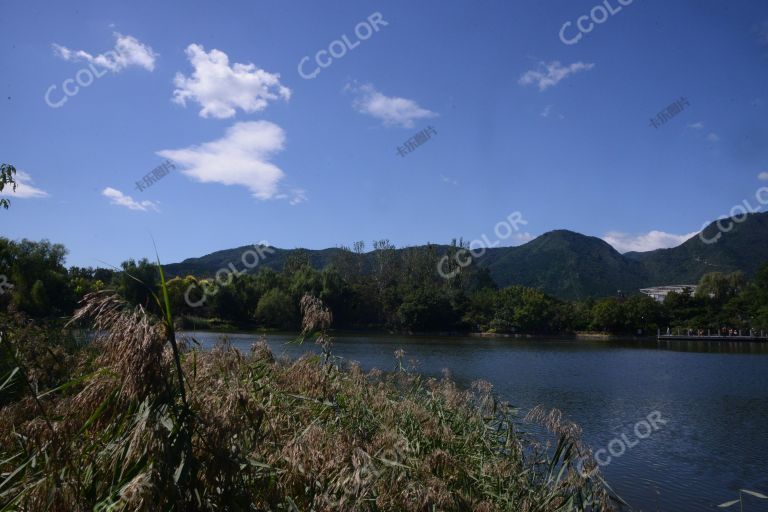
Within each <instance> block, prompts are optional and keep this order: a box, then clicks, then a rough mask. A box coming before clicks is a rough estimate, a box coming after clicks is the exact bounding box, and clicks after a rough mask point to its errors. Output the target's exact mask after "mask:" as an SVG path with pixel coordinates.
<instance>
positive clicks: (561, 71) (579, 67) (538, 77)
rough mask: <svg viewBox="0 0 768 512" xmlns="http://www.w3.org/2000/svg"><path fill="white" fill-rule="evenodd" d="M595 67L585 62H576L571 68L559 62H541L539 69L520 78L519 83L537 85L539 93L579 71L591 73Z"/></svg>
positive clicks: (527, 72)
mask: <svg viewBox="0 0 768 512" xmlns="http://www.w3.org/2000/svg"><path fill="white" fill-rule="evenodd" d="M594 67H595V65H594V64H591V63H585V62H574V63H573V64H571V65H569V66H563V65H562V64H560V61H557V60H555V61H552V62H549V63H546V62H539V69H538V70H530V71H526V72H525V73H523V74H522V76H520V80H519V81H518V83H519V84H520V85H531V84H536V85H537V86H538V87H539V91H543V90H545V89H547V88H549V87H554V86H555V85H557V84H558V83H559V82H560V80H563V79H564V78H566V77H567V76H568V75H571V74H574V73H578V72H579V71H589V70H590V69H592V68H594Z"/></svg>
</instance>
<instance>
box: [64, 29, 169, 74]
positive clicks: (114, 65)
mask: <svg viewBox="0 0 768 512" xmlns="http://www.w3.org/2000/svg"><path fill="white" fill-rule="evenodd" d="M114 36H115V39H116V42H115V49H114V50H109V51H106V52H104V53H100V54H99V55H96V56H94V55H91V54H90V53H88V52H86V51H83V50H77V51H73V50H70V49H69V48H67V47H65V46H61V45H58V44H55V43H54V44H53V52H54V54H55V55H57V56H58V57H61V58H62V59H64V60H66V61H73V62H77V61H83V60H84V61H86V62H90V63H91V64H94V65H96V66H101V67H103V68H106V69H108V70H109V71H112V72H113V73H118V72H120V71H122V70H123V69H125V68H127V67H129V66H139V67H142V68H144V69H146V70H147V71H153V70H154V69H155V60H156V59H157V54H156V53H155V52H153V51H152V48H150V47H149V46H147V45H145V44H143V43H141V42H140V41H139V40H138V39H136V38H135V37H133V36H124V35H122V34H119V33H117V32H115V33H114Z"/></svg>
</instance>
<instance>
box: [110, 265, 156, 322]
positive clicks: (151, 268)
mask: <svg viewBox="0 0 768 512" xmlns="http://www.w3.org/2000/svg"><path fill="white" fill-rule="evenodd" d="M121 268H122V269H123V272H122V273H121V274H120V282H119V289H120V293H121V294H122V296H123V297H125V299H126V300H127V301H128V302H130V303H131V304H136V305H141V306H144V307H145V308H147V309H149V310H155V309H156V308H157V304H156V303H155V300H154V298H153V296H152V294H153V293H154V294H155V295H157V293H158V281H159V279H160V275H159V274H158V272H157V266H156V265H155V264H153V263H150V261H149V260H148V259H147V258H143V259H141V260H139V261H138V262H136V261H135V260H133V259H130V260H128V261H124V262H123V263H122V265H121Z"/></svg>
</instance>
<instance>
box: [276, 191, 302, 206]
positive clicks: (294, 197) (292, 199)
mask: <svg viewBox="0 0 768 512" xmlns="http://www.w3.org/2000/svg"><path fill="white" fill-rule="evenodd" d="M275 199H288V204H290V205H291V206H296V205H297V204H301V203H304V202H306V201H308V200H309V199H307V191H306V190H304V189H301V188H292V189H290V190H289V191H288V192H287V193H282V194H277V195H276V196H275Z"/></svg>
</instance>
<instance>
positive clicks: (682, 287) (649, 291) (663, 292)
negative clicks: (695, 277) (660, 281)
mask: <svg viewBox="0 0 768 512" xmlns="http://www.w3.org/2000/svg"><path fill="white" fill-rule="evenodd" d="M696 288H698V286H697V285H695V284H674V285H670V286H654V287H653V288H641V289H640V293H644V294H646V295H648V296H649V297H651V298H653V299H654V300H656V301H658V302H664V299H666V298H667V294H668V293H670V292H675V293H685V291H686V290H688V291H689V292H690V294H691V295H693V294H694V293H696Z"/></svg>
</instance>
